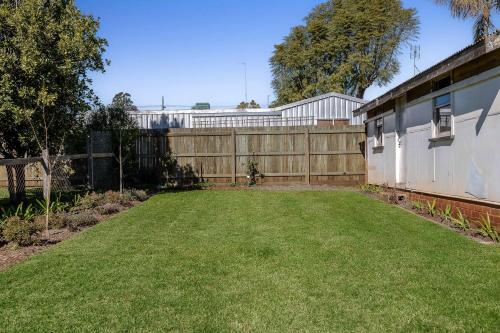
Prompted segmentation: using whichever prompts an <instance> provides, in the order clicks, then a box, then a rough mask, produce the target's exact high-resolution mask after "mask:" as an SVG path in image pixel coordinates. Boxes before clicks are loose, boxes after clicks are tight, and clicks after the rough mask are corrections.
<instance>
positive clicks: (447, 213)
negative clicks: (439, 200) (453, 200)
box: [438, 205, 453, 222]
mask: <svg viewBox="0 0 500 333" xmlns="http://www.w3.org/2000/svg"><path fill="white" fill-rule="evenodd" d="M451 212H452V210H451V206H450V205H446V208H445V209H443V210H440V211H439V213H438V214H439V217H441V219H442V220H443V221H445V222H449V221H451V219H452V218H453V215H452V213H451Z"/></svg>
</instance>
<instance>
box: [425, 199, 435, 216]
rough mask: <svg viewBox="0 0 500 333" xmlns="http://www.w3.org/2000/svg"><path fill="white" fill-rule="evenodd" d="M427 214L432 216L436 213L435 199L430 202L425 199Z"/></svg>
mask: <svg viewBox="0 0 500 333" xmlns="http://www.w3.org/2000/svg"><path fill="white" fill-rule="evenodd" d="M427 214H429V215H430V216H432V217H434V216H436V214H437V210H436V199H434V200H432V202H430V201H427Z"/></svg>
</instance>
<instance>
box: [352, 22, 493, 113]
mask: <svg viewBox="0 0 500 333" xmlns="http://www.w3.org/2000/svg"><path fill="white" fill-rule="evenodd" d="M498 48H500V31H498V30H497V32H495V33H493V34H491V35H490V36H489V37H488V38H487V39H486V40H482V41H480V42H478V43H475V44H472V45H469V46H467V47H466V48H464V49H462V50H460V51H458V52H456V53H454V54H452V55H451V56H449V57H447V58H446V59H444V60H442V61H440V62H438V63H437V64H435V65H433V66H431V67H429V68H428V69H426V70H424V71H423V72H421V73H419V74H417V75H415V76H413V77H412V78H410V79H408V80H406V81H404V82H403V83H401V84H399V85H397V86H396V87H394V88H393V89H391V90H389V91H388V92H386V93H385V94H383V95H381V96H379V97H377V98H375V99H373V100H371V101H370V102H368V103H366V104H364V105H363V106H361V107H360V108H358V109H357V110H354V111H353V115H354V116H359V115H362V114H364V113H366V112H368V111H371V110H373V109H374V108H376V107H378V106H380V105H383V104H385V103H387V102H388V101H390V100H392V99H394V98H397V97H400V96H402V95H404V94H405V93H406V92H408V91H409V90H411V89H413V88H415V87H417V86H419V85H421V84H423V83H425V82H428V81H430V80H432V79H434V78H436V77H438V76H439V75H441V74H443V73H444V72H448V71H450V70H453V69H455V68H457V67H459V66H461V65H464V64H466V63H469V62H471V61H473V60H475V59H477V58H479V57H480V56H483V55H485V54H487V53H490V52H492V51H495V50H497V49H498ZM450 61H457V63H456V64H454V65H453V66H450V64H449V62H450Z"/></svg>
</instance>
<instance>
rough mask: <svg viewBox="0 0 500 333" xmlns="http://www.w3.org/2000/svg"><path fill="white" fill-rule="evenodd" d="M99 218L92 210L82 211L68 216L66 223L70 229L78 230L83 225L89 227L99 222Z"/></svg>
mask: <svg viewBox="0 0 500 333" xmlns="http://www.w3.org/2000/svg"><path fill="white" fill-rule="evenodd" d="M98 222H99V219H98V218H97V216H95V215H94V214H93V213H92V212H91V211H82V212H79V213H78V214H71V215H68V216H67V222H66V225H67V227H68V229H69V230H70V231H78V230H80V229H81V228H83V227H89V226H93V225H95V224H97V223H98Z"/></svg>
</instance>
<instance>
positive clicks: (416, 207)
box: [411, 201, 424, 212]
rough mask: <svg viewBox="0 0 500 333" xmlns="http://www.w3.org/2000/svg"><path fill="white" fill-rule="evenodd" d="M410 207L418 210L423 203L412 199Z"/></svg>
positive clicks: (420, 209) (421, 207) (421, 208)
mask: <svg viewBox="0 0 500 333" xmlns="http://www.w3.org/2000/svg"><path fill="white" fill-rule="evenodd" d="M411 207H412V208H413V209H415V210H417V211H419V212H421V211H422V210H423V209H424V205H423V204H422V203H421V202H420V201H412V202H411Z"/></svg>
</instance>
